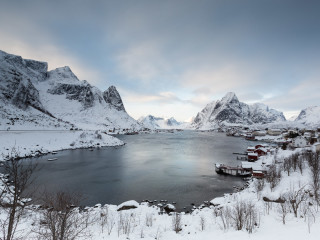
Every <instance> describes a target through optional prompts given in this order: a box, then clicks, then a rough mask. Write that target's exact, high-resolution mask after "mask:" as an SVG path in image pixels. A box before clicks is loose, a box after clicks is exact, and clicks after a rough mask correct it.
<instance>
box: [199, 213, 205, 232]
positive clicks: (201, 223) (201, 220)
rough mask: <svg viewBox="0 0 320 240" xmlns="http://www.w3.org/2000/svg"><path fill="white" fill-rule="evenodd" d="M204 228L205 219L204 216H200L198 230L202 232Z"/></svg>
mask: <svg viewBox="0 0 320 240" xmlns="http://www.w3.org/2000/svg"><path fill="white" fill-rule="evenodd" d="M205 228H206V219H205V218H204V216H200V229H201V231H204V230H205Z"/></svg>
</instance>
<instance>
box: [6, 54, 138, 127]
mask: <svg viewBox="0 0 320 240" xmlns="http://www.w3.org/2000/svg"><path fill="white" fill-rule="evenodd" d="M0 110H1V111H0V129H7V128H11V129H40V128H41V129H51V128H54V129H69V128H71V127H78V128H82V129H91V130H94V129H100V130H109V129H113V128H116V129H131V130H139V129H141V126H140V124H139V123H138V122H137V121H136V120H134V119H133V118H132V117H130V116H129V115H128V114H127V112H126V111H125V108H124V105H123V102H122V99H121V97H120V94H119V93H118V91H117V89H116V88H115V87H114V86H111V87H109V88H108V89H107V90H106V91H104V92H102V91H100V90H99V89H98V88H96V87H94V86H92V85H90V84H89V83H88V82H87V81H85V80H83V81H80V80H79V79H78V78H77V77H76V75H75V74H74V73H73V72H72V71H71V69H70V68H69V67H61V68H57V69H54V70H52V71H48V64H47V63H45V62H39V61H35V60H28V59H23V58H22V57H20V56H16V55H12V54H7V53H5V52H3V51H0Z"/></svg>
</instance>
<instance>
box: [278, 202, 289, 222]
mask: <svg viewBox="0 0 320 240" xmlns="http://www.w3.org/2000/svg"><path fill="white" fill-rule="evenodd" d="M280 198H281V199H285V196H281V197H280ZM278 211H279V212H280V214H281V219H282V223H283V224H286V217H287V215H288V213H289V211H290V206H289V204H288V201H286V200H284V201H281V202H279V205H278Z"/></svg>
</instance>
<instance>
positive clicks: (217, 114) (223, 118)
mask: <svg viewBox="0 0 320 240" xmlns="http://www.w3.org/2000/svg"><path fill="white" fill-rule="evenodd" d="M274 121H285V117H284V115H283V113H281V112H278V111H276V110H274V109H269V107H267V106H266V105H264V104H254V105H248V104H245V103H242V102H240V101H239V100H238V98H237V96H236V95H235V94H234V93H227V94H226V95H225V96H224V97H223V98H222V99H221V100H218V101H214V102H211V103H209V104H208V105H207V106H206V107H205V108H204V109H203V110H202V111H201V112H199V113H198V114H197V116H196V117H195V118H194V120H193V122H192V124H191V125H192V126H193V127H195V128H216V127H218V126H220V125H221V124H226V125H228V124H245V125H251V124H265V123H271V122H274Z"/></svg>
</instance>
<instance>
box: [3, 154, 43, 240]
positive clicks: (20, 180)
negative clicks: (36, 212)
mask: <svg viewBox="0 0 320 240" xmlns="http://www.w3.org/2000/svg"><path fill="white" fill-rule="evenodd" d="M4 157H5V158H6V161H4V162H3V165H2V169H3V172H4V175H2V176H1V177H0V181H1V183H2V186H3V187H2V189H1V192H0V206H1V207H2V209H3V210H4V212H5V214H4V215H5V217H4V218H1V219H0V226H1V230H2V237H1V239H3V240H11V239H13V238H14V235H15V233H16V229H17V226H18V224H19V222H20V219H21V216H22V215H23V213H24V209H25V207H26V206H27V205H28V204H29V203H30V201H26V200H27V199H30V198H31V197H32V192H31V191H30V189H29V192H27V191H26V190H27V189H28V188H30V186H31V185H32V182H33V180H32V174H33V172H34V171H35V169H36V168H37V165H36V164H34V163H33V162H32V161H29V160H28V161H22V160H19V152H18V151H17V150H16V148H12V150H11V152H10V154H9V155H8V156H4Z"/></svg>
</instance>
